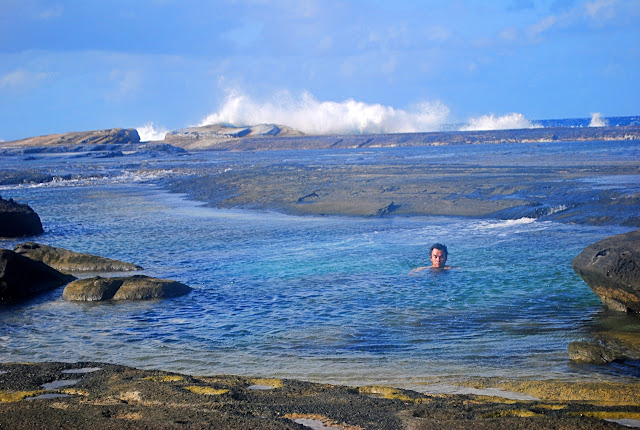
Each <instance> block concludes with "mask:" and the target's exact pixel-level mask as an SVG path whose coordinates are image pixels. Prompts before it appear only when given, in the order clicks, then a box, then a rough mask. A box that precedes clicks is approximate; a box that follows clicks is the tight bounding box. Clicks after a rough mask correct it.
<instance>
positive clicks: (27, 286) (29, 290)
mask: <svg viewBox="0 0 640 430" xmlns="http://www.w3.org/2000/svg"><path fill="white" fill-rule="evenodd" d="M74 279H75V277H73V276H71V275H66V274H64V273H60V272H58V271H57V270H55V269H54V268H52V267H49V266H47V265H46V264H44V263H42V262H40V261H33V260H31V259H29V258H27V257H24V256H22V255H20V254H17V253H15V252H13V251H10V250H8V249H0V299H24V298H28V297H31V296H34V295H36V294H39V293H42V292H45V291H48V290H51V289H53V288H57V287H60V286H62V285H64V284H66V283H68V282H70V281H72V280H74Z"/></svg>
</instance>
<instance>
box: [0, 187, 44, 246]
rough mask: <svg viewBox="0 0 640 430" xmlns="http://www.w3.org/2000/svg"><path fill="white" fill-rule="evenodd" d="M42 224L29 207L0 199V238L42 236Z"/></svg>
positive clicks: (10, 200)
mask: <svg viewBox="0 0 640 430" xmlns="http://www.w3.org/2000/svg"><path fill="white" fill-rule="evenodd" d="M43 232H44V230H43V229H42V222H41V221H40V217H39V216H38V214H37V213H35V212H34V210H33V209H31V207H29V205H26V204H20V203H17V202H14V201H13V199H9V200H4V199H3V198H2V197H0V237H24V236H35V235H38V234H42V233H43Z"/></svg>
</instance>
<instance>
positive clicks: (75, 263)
mask: <svg viewBox="0 0 640 430" xmlns="http://www.w3.org/2000/svg"><path fill="white" fill-rule="evenodd" d="M13 250H14V251H15V252H17V253H18V254H21V255H24V256H25V257H29V258H31V259H32V260H36V261H42V262H43V263H45V264H47V265H49V266H51V267H53V268H54V269H57V270H60V271H63V272H130V271H133V270H142V267H140V266H136V265H135V264H131V263H126V262H124V261H118V260H112V259H110V258H105V257H99V256H96V255H91V254H83V253H79V252H73V251H69V250H66V249H63V248H56V247H53V246H49V245H42V244H40V243H35V242H25V243H21V244H18V245H16V246H15V247H14V248H13Z"/></svg>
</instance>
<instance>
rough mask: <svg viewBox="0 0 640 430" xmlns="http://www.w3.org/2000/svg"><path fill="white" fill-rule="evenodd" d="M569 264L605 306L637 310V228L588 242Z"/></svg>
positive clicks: (639, 305) (639, 254) (639, 276)
mask: <svg viewBox="0 0 640 430" xmlns="http://www.w3.org/2000/svg"><path fill="white" fill-rule="evenodd" d="M572 267H573V270H575V271H576V273H578V275H580V277H581V278H582V279H584V280H585V282H586V283H587V284H588V285H589V287H591V289H592V290H593V292H594V293H595V294H596V295H597V296H598V297H599V298H600V300H602V303H604V304H605V306H607V307H608V308H610V309H613V310H617V311H622V312H636V313H640V230H635V231H632V232H630V233H626V234H620V235H616V236H612V237H609V238H606V239H604V240H601V241H599V242H596V243H594V244H592V245H589V246H588V247H586V248H585V249H584V250H583V251H582V252H581V253H580V254H579V255H578V256H577V257H576V258H574V259H573V262H572Z"/></svg>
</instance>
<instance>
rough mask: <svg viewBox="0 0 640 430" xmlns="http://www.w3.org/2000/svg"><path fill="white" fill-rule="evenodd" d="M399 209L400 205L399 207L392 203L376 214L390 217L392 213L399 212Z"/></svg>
mask: <svg viewBox="0 0 640 430" xmlns="http://www.w3.org/2000/svg"><path fill="white" fill-rule="evenodd" d="M399 207H400V205H397V204H395V203H394V202H391V203H389V204H388V205H387V206H385V207H383V208H380V209H378V211H377V212H376V216H385V215H388V214H390V213H391V212H394V211H395V210H397V209H398V208H399Z"/></svg>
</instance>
